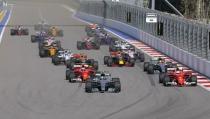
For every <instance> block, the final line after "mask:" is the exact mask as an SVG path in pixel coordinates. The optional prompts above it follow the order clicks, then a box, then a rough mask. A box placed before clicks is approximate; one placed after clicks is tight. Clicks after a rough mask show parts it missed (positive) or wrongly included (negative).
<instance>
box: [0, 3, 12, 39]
mask: <svg viewBox="0 0 210 119" xmlns="http://www.w3.org/2000/svg"><path fill="white" fill-rule="evenodd" d="M12 10H13V6H11V9H10V10H9V11H8V10H7V11H6V12H10V13H9V16H8V18H7V21H6V22H5V26H6V25H7V24H8V23H9V20H10V18H11V14H12ZM4 17H7V16H4ZM5 26H4V27H3V29H2V31H1V34H0V43H1V41H2V38H3V34H4V32H5V29H6V27H5Z"/></svg>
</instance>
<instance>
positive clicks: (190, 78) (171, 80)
mask: <svg viewBox="0 0 210 119" xmlns="http://www.w3.org/2000/svg"><path fill="white" fill-rule="evenodd" d="M159 83H163V85H164V86H171V85H177V86H181V87H182V86H196V85H197V77H196V76H195V75H193V74H192V71H188V70H183V69H182V68H180V67H179V68H168V69H167V73H160V74H159Z"/></svg>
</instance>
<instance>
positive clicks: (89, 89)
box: [85, 81, 92, 93]
mask: <svg viewBox="0 0 210 119" xmlns="http://www.w3.org/2000/svg"><path fill="white" fill-rule="evenodd" d="M85 92H86V93H92V83H91V81H87V82H86V83H85Z"/></svg>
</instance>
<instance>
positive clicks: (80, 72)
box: [66, 64, 96, 83]
mask: <svg viewBox="0 0 210 119" xmlns="http://www.w3.org/2000/svg"><path fill="white" fill-rule="evenodd" d="M95 73H96V70H95V69H94V68H93V67H92V66H90V65H87V64H81V65H74V67H73V68H72V69H68V68H67V70H66V80H69V82H71V83H74V82H77V81H80V82H85V81H87V80H88V79H90V78H91V77H94V76H95Z"/></svg>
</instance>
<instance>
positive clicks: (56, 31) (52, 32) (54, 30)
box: [47, 26, 63, 37]
mask: <svg viewBox="0 0 210 119" xmlns="http://www.w3.org/2000/svg"><path fill="white" fill-rule="evenodd" d="M47 32H48V34H49V35H50V36H53V37H63V30H62V29H59V28H57V27H55V26H52V27H50V28H49V29H48V31H47Z"/></svg>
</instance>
